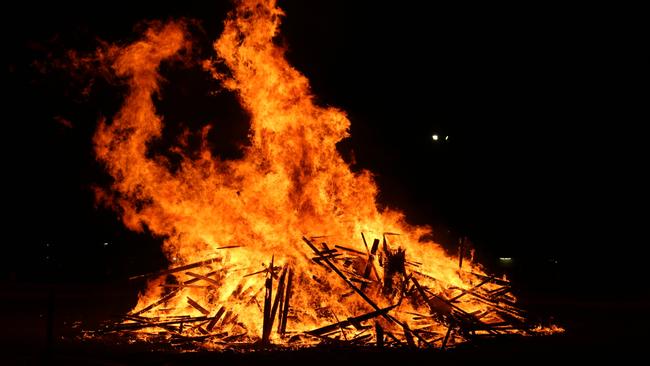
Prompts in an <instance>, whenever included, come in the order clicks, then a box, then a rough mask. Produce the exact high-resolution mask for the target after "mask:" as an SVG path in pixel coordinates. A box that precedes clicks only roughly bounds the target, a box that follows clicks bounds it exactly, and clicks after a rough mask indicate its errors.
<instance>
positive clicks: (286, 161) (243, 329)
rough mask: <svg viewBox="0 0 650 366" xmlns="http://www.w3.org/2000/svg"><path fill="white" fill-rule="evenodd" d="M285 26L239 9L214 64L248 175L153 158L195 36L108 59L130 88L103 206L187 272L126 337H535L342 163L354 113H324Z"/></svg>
mask: <svg viewBox="0 0 650 366" xmlns="http://www.w3.org/2000/svg"><path fill="white" fill-rule="evenodd" d="M282 15H283V14H282V11H281V10H280V9H279V8H277V7H276V5H275V1H274V0H245V1H241V2H239V3H238V5H237V8H236V10H235V11H233V13H231V14H230V16H229V17H228V19H227V20H226V21H225V29H224V32H223V34H222V35H221V37H220V38H219V39H218V40H217V41H216V42H215V43H214V49H215V51H216V55H217V58H216V59H215V60H212V61H206V62H205V63H204V67H205V69H206V70H207V71H209V72H210V73H211V74H212V75H213V76H214V77H215V78H217V79H218V80H220V81H221V83H222V84H223V85H224V86H225V87H226V88H228V89H230V90H232V91H233V92H235V93H236V94H237V95H238V96H239V100H240V102H241V105H242V107H243V108H244V109H245V110H246V111H247V112H248V113H249V115H250V118H251V130H250V139H251V145H250V146H249V147H247V148H246V149H245V151H244V156H243V158H241V159H238V160H227V161H224V160H220V159H218V158H216V157H214V156H212V155H211V153H210V151H209V150H208V149H207V147H204V148H203V149H202V152H201V154H200V157H199V158H197V159H192V158H190V157H184V158H183V160H182V163H181V164H180V168H179V169H177V170H174V171H172V170H171V169H170V168H169V164H168V162H167V161H165V160H164V158H162V157H160V156H152V155H151V154H149V153H148V151H147V146H148V143H149V142H151V141H152V140H155V139H157V138H159V137H160V136H161V131H162V127H163V123H162V118H161V117H160V116H158V115H157V114H156V110H155V107H154V103H153V101H152V97H153V95H154V94H156V93H157V92H158V89H159V80H160V76H159V74H158V68H159V66H160V64H161V62H164V61H165V60H169V59H172V58H174V57H175V55H177V54H178V53H179V52H180V51H182V50H183V49H186V48H188V47H189V46H190V42H189V40H188V39H187V36H186V32H185V30H184V26H183V24H182V23H180V22H170V23H167V24H164V25H155V26H152V27H150V28H149V29H148V30H147V31H146V33H145V35H144V37H143V38H142V39H141V40H140V41H137V42H135V43H133V44H131V45H128V46H125V47H122V48H119V47H113V48H111V49H110V50H109V51H108V56H109V58H110V59H111V60H113V64H112V67H113V70H114V72H115V74H116V75H117V76H119V77H122V78H125V79H126V80H127V81H128V85H129V89H128V93H127V95H126V96H125V99H124V104H123V106H122V107H121V109H120V111H119V112H118V113H117V115H116V116H114V118H113V119H112V120H111V121H110V122H101V123H100V125H99V127H98V129H97V132H96V134H95V137H94V144H95V152H96V154H97V159H98V160H99V161H100V162H101V163H103V164H104V165H105V167H106V169H107V170H108V172H109V173H110V174H111V176H112V177H113V178H114V183H113V184H112V187H111V189H110V190H106V191H98V192H97V197H98V199H99V200H100V201H102V202H104V203H105V204H108V205H110V206H111V207H112V208H114V209H115V210H116V211H117V212H119V214H120V215H121V218H122V220H123V222H124V224H125V225H126V226H127V227H129V228H130V229H132V230H137V231H140V230H142V229H143V227H145V226H146V227H147V228H148V229H149V230H150V231H151V232H152V233H153V234H155V235H158V236H160V237H164V238H165V241H164V246H163V249H164V252H165V254H166V255H167V258H168V259H170V261H171V262H172V265H171V267H172V269H175V270H170V271H167V272H166V273H163V274H168V275H169V276H167V277H165V276H163V275H158V276H152V277H151V278H152V280H151V281H150V282H149V284H148V288H147V290H146V292H145V293H143V294H142V295H141V297H140V298H139V301H138V304H137V305H136V307H135V309H134V310H133V311H132V313H131V314H130V315H129V317H128V319H129V321H127V322H125V323H124V324H122V328H120V329H122V330H127V329H137V330H138V332H139V333H138V334H139V335H140V336H141V337H145V338H146V337H147V336H149V335H151V334H157V333H160V334H161V335H162V336H163V337H168V338H173V337H176V338H179V337H180V338H185V339H194V340H199V341H200V342H201V344H202V345H204V346H206V347H222V346H223V345H224V344H226V343H228V342H230V343H233V342H243V343H252V342H256V341H259V340H262V341H263V342H272V343H276V344H289V343H293V344H315V343H318V342H320V341H321V340H322V339H323V338H327V339H340V340H352V339H357V340H358V339H361V340H363V341H364V342H370V341H376V342H378V343H379V342H380V341H381V343H382V344H383V342H384V340H385V341H386V343H387V344H388V343H390V344H405V345H406V344H411V343H413V342H416V343H417V344H419V345H422V346H424V345H426V344H429V345H437V346H440V345H442V344H453V343H456V342H459V341H461V340H463V339H467V338H468V337H469V336H470V335H481V334H492V335H494V334H501V333H519V332H533V330H532V329H528V330H523V328H522V327H513V326H512V324H513V319H514V320H517V321H520V320H523V318H522V316H521V313H520V312H519V311H517V310H516V309H514V308H513V307H512V305H513V302H514V299H513V298H512V296H511V295H509V294H508V290H509V287H508V285H507V283H505V282H503V281H501V280H498V279H493V278H490V277H487V276H485V274H484V273H483V272H482V270H481V268H480V267H479V266H478V265H476V264H474V263H471V262H469V263H468V262H467V261H466V262H465V264H464V266H463V270H462V271H461V270H459V269H458V265H457V263H458V258H452V257H450V256H448V255H447V254H445V252H444V251H443V249H442V248H441V247H440V246H439V245H437V244H435V243H433V242H430V241H426V240H422V238H424V237H426V236H427V234H430V229H429V228H427V227H419V226H412V225H409V224H407V223H406V222H405V220H404V216H403V214H402V213H401V212H399V211H394V210H390V209H383V210H380V209H378V208H377V202H376V196H377V186H376V184H375V182H374V181H373V178H372V175H371V174H370V173H369V172H367V171H363V172H361V173H353V172H352V171H351V170H350V167H349V166H348V165H347V164H346V163H345V162H344V160H343V159H342V157H341V156H340V154H339V153H338V151H337V149H336V143H337V142H339V141H341V140H342V139H344V138H346V137H347V136H348V128H349V126H350V121H349V120H348V119H347V117H346V115H345V113H344V112H343V111H341V110H338V109H336V108H331V107H327V108H326V107H320V106H317V105H316V104H315V103H314V100H313V96H312V95H311V93H310V90H309V82H308V80H307V79H306V78H305V77H304V76H303V75H301V74H300V73H299V72H298V71H297V70H295V69H294V68H293V67H292V66H291V65H289V64H288V62H287V61H286V60H285V58H284V49H283V48H281V47H278V46H277V45H276V44H274V43H273V37H274V36H275V35H276V33H277V31H278V26H279V24H280V19H281V16H282ZM224 66H225V68H227V70H228V71H227V72H221V71H218V70H222V69H224ZM206 131H207V130H206ZM204 135H205V134H204ZM434 139H435V138H434ZM179 151H180V149H179ZM361 232H363V233H365V235H366V237H367V238H368V242H367V244H366V245H367V247H365V248H364V246H363V243H365V239H364V241H362V240H361V236H360V233H361ZM393 233H399V235H393ZM314 234H318V235H321V236H322V237H318V238H317V237H311V236H310V235H314ZM303 236H305V237H306V238H305V239H304V240H301V238H302V237H303ZM375 238H377V241H374V240H375ZM325 242H326V243H327V244H324V243H325ZM197 262H199V264H197V265H193V263H197ZM472 272H473V274H472ZM171 276H173V279H172V277H171ZM364 321H365V322H367V323H369V324H371V325H373V326H374V328H373V329H372V330H369V329H368V328H369V327H367V326H365V325H364V324H363V322H364ZM337 322H341V323H340V324H338V325H335V326H330V325H331V324H333V323H337ZM470 323H471V324H470ZM468 324H470V325H472V326H473V327H474V328H471V331H468V330H467V329H470V328H469V325H468ZM504 324H506V325H504ZM508 324H510V325H508ZM328 326H330V327H329V328H328ZM330 328H331V329H330ZM448 329H452V331H451V332H448ZM540 329H544V331H547V330H546V329H545V328H540ZM468 332H469V333H468ZM470 333H471V334H470ZM193 336H196V338H191V337H193ZM380 338H381V339H380Z"/></svg>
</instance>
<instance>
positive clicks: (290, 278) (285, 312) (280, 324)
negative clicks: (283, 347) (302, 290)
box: [278, 268, 293, 335]
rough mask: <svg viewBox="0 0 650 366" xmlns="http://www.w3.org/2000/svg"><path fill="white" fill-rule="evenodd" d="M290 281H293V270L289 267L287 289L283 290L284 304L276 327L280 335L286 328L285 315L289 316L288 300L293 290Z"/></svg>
mask: <svg viewBox="0 0 650 366" xmlns="http://www.w3.org/2000/svg"><path fill="white" fill-rule="evenodd" d="M292 282H293V271H292V270H291V268H289V272H288V277H287V289H286V290H285V295H284V305H283V309H282V318H281V320H280V321H279V322H278V327H279V328H278V333H280V335H284V334H285V332H286V330H287V317H288V316H289V300H290V299H291V292H292V291H293V288H292Z"/></svg>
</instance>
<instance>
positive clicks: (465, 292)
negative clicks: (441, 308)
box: [449, 278, 490, 302]
mask: <svg viewBox="0 0 650 366" xmlns="http://www.w3.org/2000/svg"><path fill="white" fill-rule="evenodd" d="M488 282H490V280H489V279H487V278H486V279H484V280H483V281H481V282H480V283H479V284H478V285H476V286H474V287H472V288H469V289H462V292H461V294H460V295H457V296H455V297H453V298H451V299H449V302H454V301H456V300H458V299H460V298H461V297H463V296H465V295H467V293H468V292H473V291H475V290H477V289H478V288H479V287H481V286H483V285H485V284H486V283H488Z"/></svg>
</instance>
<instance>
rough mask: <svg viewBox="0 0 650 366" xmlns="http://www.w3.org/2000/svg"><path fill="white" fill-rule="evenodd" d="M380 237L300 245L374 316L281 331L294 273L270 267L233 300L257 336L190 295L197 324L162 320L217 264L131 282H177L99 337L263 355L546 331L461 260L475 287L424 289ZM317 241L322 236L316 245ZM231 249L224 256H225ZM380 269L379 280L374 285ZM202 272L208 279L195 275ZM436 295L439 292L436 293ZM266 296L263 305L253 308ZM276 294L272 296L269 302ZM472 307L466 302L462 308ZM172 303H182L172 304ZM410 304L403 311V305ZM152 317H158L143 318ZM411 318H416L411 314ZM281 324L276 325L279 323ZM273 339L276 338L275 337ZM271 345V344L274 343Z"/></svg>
mask: <svg viewBox="0 0 650 366" xmlns="http://www.w3.org/2000/svg"><path fill="white" fill-rule="evenodd" d="M386 235H391V233H386V234H384V236H383V245H382V248H381V250H380V239H375V240H374V241H373V243H372V245H370V246H369V245H368V244H367V242H366V238H365V236H364V235H363V234H362V239H363V243H364V246H365V248H366V250H365V252H364V251H362V250H357V249H353V248H349V247H346V246H341V245H334V246H333V247H331V246H329V245H328V244H327V243H325V242H321V243H320V245H317V244H314V241H315V240H316V239H320V238H318V237H312V238H309V239H308V238H306V237H303V238H302V239H303V241H304V242H305V244H306V245H307V246H308V247H309V248H310V249H311V251H313V253H314V256H313V257H311V260H312V262H313V264H314V265H320V266H323V267H324V268H326V271H327V272H328V273H330V275H331V276H337V277H338V278H339V279H340V281H342V283H344V284H345V285H346V286H347V287H348V288H349V292H348V293H346V294H343V295H342V296H343V297H346V296H353V295H357V296H359V298H360V299H362V300H363V301H364V302H365V303H367V305H368V306H369V308H371V309H372V310H371V311H370V312H367V313H364V314H358V315H355V316H352V317H347V318H346V319H344V320H340V319H339V318H338V317H337V315H336V314H333V316H334V318H335V319H336V322H334V323H332V324H328V325H326V326H322V327H319V328H317V329H311V330H307V331H301V332H296V331H290V330H287V320H288V319H289V318H291V316H290V314H291V313H292V312H293V310H294V309H292V307H291V298H292V294H293V292H294V290H295V289H294V288H293V287H294V286H295V283H294V275H295V273H294V270H293V269H292V268H290V267H289V266H288V265H285V266H283V267H281V266H276V265H274V258H271V260H270V265H269V266H268V267H267V268H265V269H264V270H262V271H258V272H255V273H250V274H247V275H246V276H252V275H262V274H264V275H265V276H266V279H265V282H264V286H263V287H262V288H260V289H259V290H258V291H257V292H254V293H252V294H251V292H245V291H242V290H241V288H240V289H238V290H236V291H235V292H234V293H233V297H232V298H233V300H232V301H240V302H249V303H252V302H256V303H257V305H258V307H259V309H260V311H261V316H262V320H263V321H262V324H263V325H262V329H261V332H260V329H246V326H245V325H244V324H242V323H241V322H238V315H239V314H236V313H234V312H233V311H232V310H231V309H228V308H227V307H225V306H217V307H215V308H214V309H207V308H206V306H204V305H201V304H200V303H199V302H197V301H195V300H194V299H192V298H191V297H189V296H186V298H185V299H181V300H182V302H183V303H186V304H189V306H191V307H192V308H194V309H196V310H198V312H200V313H201V314H202V316H190V315H186V316H185V315H184V316H178V315H175V316H163V315H161V314H164V313H165V308H164V306H165V304H167V303H169V302H170V300H172V299H173V298H176V297H178V296H180V294H181V290H182V289H183V288H190V287H196V288H205V289H206V291H207V290H208V289H210V288H211V287H212V288H215V287H218V286H219V285H220V283H219V282H218V281H217V280H216V279H215V278H218V276H219V271H216V270H214V268H213V267H212V266H211V265H213V264H219V263H220V262H221V258H213V259H208V260H204V261H201V262H197V263H192V264H188V265H184V266H181V267H177V268H171V269H168V270H164V271H161V272H157V273H152V274H147V275H141V276H135V277H132V279H138V278H153V277H163V276H168V275H170V274H174V276H175V278H181V279H184V280H183V281H182V282H175V283H169V282H167V283H162V284H161V286H162V287H165V288H167V289H166V290H167V292H166V293H164V294H163V295H162V296H161V297H160V298H159V299H158V300H157V301H155V302H153V303H151V304H149V305H148V306H146V307H143V308H142V309H140V310H138V311H135V312H132V313H130V314H128V315H126V316H124V317H123V319H121V321H119V322H117V323H115V322H113V323H111V324H108V325H106V326H105V327H104V328H103V329H102V330H101V332H95V333H94V335H97V334H100V333H101V334H107V333H108V334H120V335H124V334H130V335H135V336H136V337H137V338H139V339H142V338H146V339H148V340H152V339H159V340H161V341H162V340H164V341H165V342H166V343H168V344H172V345H189V346H192V347H195V346H196V345H197V344H199V345H211V346H212V347H222V348H224V347H237V346H248V345H251V344H255V345H261V346H268V345H270V344H271V343H275V344H282V345H286V346H293V345H298V346H299V345H314V344H319V343H330V344H341V345H376V346H377V347H398V346H410V347H436V348H440V349H445V348H446V347H449V346H452V345H454V344H458V343H461V342H465V341H469V340H473V339H477V338H483V337H496V336H499V335H503V334H521V335H526V334H529V335H533V334H542V333H544V329H540V328H534V327H532V326H531V325H530V324H528V323H527V322H526V320H525V314H524V313H523V312H522V310H520V309H518V308H517V307H516V306H515V303H514V301H515V299H514V297H513V296H512V295H511V293H510V290H511V287H510V283H509V282H508V281H506V280H503V279H499V278H495V277H491V276H487V275H484V274H479V273H475V272H472V271H466V270H462V256H461V261H460V267H461V268H459V269H458V274H459V276H469V277H472V278H474V280H472V281H470V282H471V285H470V286H467V287H465V288H460V287H454V286H451V285H449V284H444V286H438V287H435V286H426V285H425V283H427V284H431V283H444V282H442V281H441V280H439V279H437V278H435V277H433V276H432V275H431V274H427V273H424V272H422V271H421V270H420V266H421V263H418V262H413V261H409V260H407V258H406V253H405V252H404V250H402V249H401V248H398V249H396V250H392V249H391V248H390V247H389V245H387V240H386ZM321 238H322V237H321ZM225 248H230V247H224V248H222V249H225ZM377 266H380V267H379V268H380V269H381V273H383V275H382V276H380V271H378V267H377ZM201 269H203V272H204V273H200V272H201ZM434 287H435V288H438V289H440V288H444V289H445V290H444V291H436V290H435V289H434ZM262 291H264V297H263V302H262V301H258V299H257V298H258V296H259V297H261V295H262V294H261V292H262ZM274 295H275V296H274ZM377 296H382V299H383V300H384V302H386V303H390V305H389V306H383V307H380V306H379V305H378V303H377V302H376V301H375V300H373V298H375V299H376V298H377ZM468 297H471V298H472V301H471V302H470V301H463V300H468ZM176 300H178V299H176ZM477 302H478V303H481V307H480V310H473V311H471V309H468V307H467V306H465V305H466V304H476V303H477ZM405 303H408V306H403V305H404V304H405ZM152 309H156V310H157V311H156V312H155V314H156V316H144V314H146V313H147V312H150V311H151V310H152ZM414 310H415V311H414ZM276 318H277V319H276ZM274 327H275V330H276V333H277V335H276V336H275V337H272V334H273V330H274ZM272 340H273V342H272Z"/></svg>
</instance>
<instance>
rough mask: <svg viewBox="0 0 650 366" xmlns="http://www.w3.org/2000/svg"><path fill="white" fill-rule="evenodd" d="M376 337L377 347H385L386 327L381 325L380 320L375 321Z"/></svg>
mask: <svg viewBox="0 0 650 366" xmlns="http://www.w3.org/2000/svg"><path fill="white" fill-rule="evenodd" d="M375 339H376V342H377V347H379V348H383V347H384V328H382V327H381V325H379V322H375Z"/></svg>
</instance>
